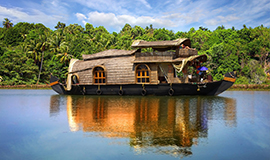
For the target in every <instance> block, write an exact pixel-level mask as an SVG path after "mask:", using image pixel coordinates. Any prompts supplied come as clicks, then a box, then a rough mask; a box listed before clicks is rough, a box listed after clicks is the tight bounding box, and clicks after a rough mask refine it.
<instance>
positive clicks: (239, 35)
mask: <svg viewBox="0 0 270 160" xmlns="http://www.w3.org/2000/svg"><path fill="white" fill-rule="evenodd" d="M55 28H56V30H55V31H52V30H51V29H49V28H47V27H45V26H44V25H42V24H30V23H26V22H20V23H17V24H16V25H13V24H12V23H10V21H9V20H8V19H5V21H3V28H0V85H18V84H36V83H38V81H40V83H43V84H44V83H49V75H50V74H51V73H52V74H54V75H56V76H58V77H59V78H60V81H61V82H64V81H65V78H66V75H67V68H68V64H69V61H70V59H71V58H78V59H81V58H82V54H93V53H97V52H100V51H104V50H107V49H125V50H131V49H132V48H131V47H130V46H131V44H132V42H133V41H134V40H136V39H141V40H146V41H156V40H174V39H177V38H189V39H191V44H192V48H196V49H197V50H198V51H199V54H207V56H208V62H207V63H205V64H204V65H206V66H207V67H208V68H209V69H210V72H211V73H212V75H213V77H214V80H220V79H222V77H223V75H224V74H225V73H226V72H230V71H237V73H238V79H237V82H236V83H241V84H249V83H256V84H262V83H269V80H267V75H266V73H267V72H270V68H269V59H270V56H269V51H270V29H269V28H267V27H263V26H259V27H256V28H247V27H246V26H245V25H244V27H243V28H242V29H240V30H235V29H234V27H233V28H232V29H225V28H224V27H223V26H220V27H218V28H217V29H216V30H214V31H210V30H208V29H207V28H203V27H200V28H199V29H198V30H195V29H194V28H191V29H190V30H189V31H188V32H180V31H179V32H176V33H174V32H173V31H170V30H167V29H165V28H159V29H156V28H153V26H152V25H150V26H147V27H146V28H142V27H140V26H135V27H131V26H130V25H129V24H126V25H125V26H124V27H123V29H122V30H121V31H120V32H119V33H116V32H113V33H109V32H108V31H107V30H106V29H105V28H104V27H102V26H99V27H96V28H95V27H93V25H91V24H89V23H87V24H86V25H85V27H82V26H80V25H77V24H70V25H69V26H66V25H65V24H64V23H61V22H58V24H57V25H56V26H55ZM39 74H40V75H39ZM39 77H40V80H39Z"/></svg>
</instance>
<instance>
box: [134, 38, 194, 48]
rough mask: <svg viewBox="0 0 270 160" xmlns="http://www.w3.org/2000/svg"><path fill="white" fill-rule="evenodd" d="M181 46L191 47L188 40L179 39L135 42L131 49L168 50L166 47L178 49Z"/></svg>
mask: <svg viewBox="0 0 270 160" xmlns="http://www.w3.org/2000/svg"><path fill="white" fill-rule="evenodd" d="M181 44H184V45H186V46H189V47H191V43H190V39H188V38H179V39H176V40H173V41H153V42H147V41H143V40H135V41H134V42H133V43H132V45H131V47H134V48H149V47H152V48H168V47H178V46H180V45H181Z"/></svg>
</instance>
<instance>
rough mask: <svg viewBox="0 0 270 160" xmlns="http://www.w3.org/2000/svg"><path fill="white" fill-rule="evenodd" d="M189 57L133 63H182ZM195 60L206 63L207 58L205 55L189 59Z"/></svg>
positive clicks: (146, 59)
mask: <svg viewBox="0 0 270 160" xmlns="http://www.w3.org/2000/svg"><path fill="white" fill-rule="evenodd" d="M187 58H188V57H178V58H175V59H165V58H163V59H151V58H148V57H146V58H140V59H139V58H137V59H135V60H134V61H133V63H179V62H182V61H183V60H184V59H187ZM195 59H198V60H199V61H201V62H206V60H207V56H206V55H205V54H203V55H195V56H192V58H190V59H189V61H193V60H195Z"/></svg>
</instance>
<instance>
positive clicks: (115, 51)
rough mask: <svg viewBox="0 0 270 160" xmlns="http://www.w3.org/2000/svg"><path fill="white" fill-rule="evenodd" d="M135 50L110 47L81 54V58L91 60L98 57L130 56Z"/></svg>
mask: <svg viewBox="0 0 270 160" xmlns="http://www.w3.org/2000/svg"><path fill="white" fill-rule="evenodd" d="M135 52H136V50H131V51H127V50H118V49H110V50H106V51H102V52H98V53H95V54H89V55H82V57H83V60H84V61H86V60H92V59H99V58H110V57H121V56H130V55H132V54H134V53H135Z"/></svg>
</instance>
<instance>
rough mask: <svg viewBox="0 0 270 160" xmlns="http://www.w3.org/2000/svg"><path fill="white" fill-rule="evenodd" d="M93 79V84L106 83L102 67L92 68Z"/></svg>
mask: <svg viewBox="0 0 270 160" xmlns="http://www.w3.org/2000/svg"><path fill="white" fill-rule="evenodd" d="M93 80H94V83H95V84H105V83H106V74H105V70H104V68H103V67H95V68H94V69H93Z"/></svg>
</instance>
